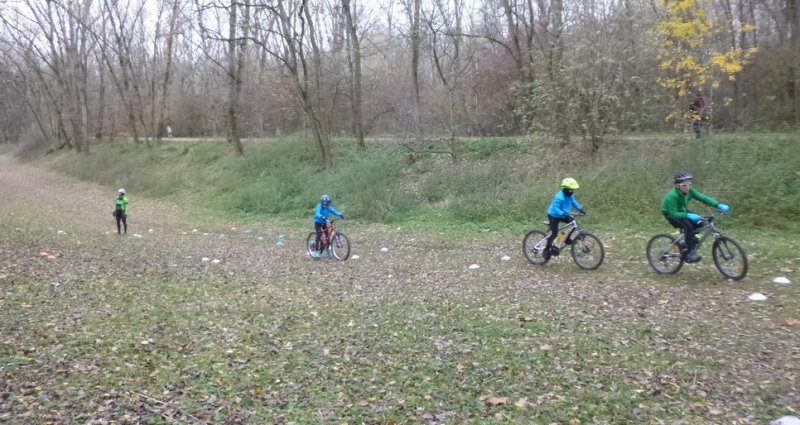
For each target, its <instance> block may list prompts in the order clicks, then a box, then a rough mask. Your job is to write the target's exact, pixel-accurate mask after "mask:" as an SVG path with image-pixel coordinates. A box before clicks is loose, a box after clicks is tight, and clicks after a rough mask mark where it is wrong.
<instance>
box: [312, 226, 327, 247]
mask: <svg viewBox="0 0 800 425" xmlns="http://www.w3.org/2000/svg"><path fill="white" fill-rule="evenodd" d="M327 227H328V226H326V225H325V224H321V223H314V231H315V232H317V240H316V244H315V245H314V246H315V247H317V251H321V250H322V247H321V246H320V244H319V243H320V239H321V238H322V231H323V230H325V229H326V228H327Z"/></svg>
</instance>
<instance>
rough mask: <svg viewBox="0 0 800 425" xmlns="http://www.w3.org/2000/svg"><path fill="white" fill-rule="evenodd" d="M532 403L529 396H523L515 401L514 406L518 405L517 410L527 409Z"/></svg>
mask: <svg viewBox="0 0 800 425" xmlns="http://www.w3.org/2000/svg"><path fill="white" fill-rule="evenodd" d="M530 404H531V403H530V402H529V401H528V397H524V398H521V399H519V400H517V401H516V402H515V403H514V406H517V410H525V409H526V408H527V407H528V406H529V405H530Z"/></svg>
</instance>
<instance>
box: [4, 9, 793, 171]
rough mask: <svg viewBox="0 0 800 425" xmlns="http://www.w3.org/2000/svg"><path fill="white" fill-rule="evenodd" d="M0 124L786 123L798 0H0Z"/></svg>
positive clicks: (64, 132)
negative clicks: (705, 118) (698, 99)
mask: <svg viewBox="0 0 800 425" xmlns="http://www.w3.org/2000/svg"><path fill="white" fill-rule="evenodd" d="M0 16H2V17H1V18H0V140H2V141H3V142H7V143H20V142H22V143H27V144H32V145H39V146H42V145H46V146H48V147H50V148H51V149H59V148H73V149H75V150H77V151H80V152H88V151H89V147H90V142H91V141H108V140H113V139H114V138H118V137H124V138H132V139H133V140H134V141H135V142H136V143H141V144H142V145H143V146H149V145H151V144H154V143H159V142H160V141H161V138H162V137H164V136H166V131H165V130H166V128H167V127H168V126H169V128H170V129H171V130H172V132H173V134H174V135H175V136H176V137H224V138H226V139H227V140H228V142H229V143H230V145H231V148H232V149H231V152H232V153H234V154H239V155H241V154H243V153H244V146H243V144H242V142H241V139H242V138H249V137H269V136H276V135H285V134H290V133H293V132H296V131H298V130H300V129H305V130H306V131H307V132H308V133H307V134H308V135H309V137H308V139H309V141H310V142H311V143H312V144H313V146H314V147H315V150H316V152H317V157H316V158H315V159H314V160H315V161H318V162H319V164H321V165H322V166H323V167H329V166H330V165H331V164H332V154H331V138H332V137H334V136H351V137H354V138H355V140H356V141H357V144H358V145H359V146H362V147H363V146H364V145H365V143H367V142H366V141H365V137H367V136H375V135H390V136H393V137H400V138H412V139H417V140H419V139H434V138H435V139H437V140H445V141H446V140H453V139H454V138H456V137H464V136H498V135H514V134H531V133H537V134H548V135H552V136H553V137H554V138H555V139H556V140H559V141H560V143H563V144H564V145H566V144H570V143H585V144H586V145H587V146H589V147H590V148H591V152H596V151H597V150H598V149H599V147H600V146H601V145H602V144H603V143H604V141H605V140H607V138H608V136H609V135H612V134H619V133H640V132H652V131H685V130H687V128H688V124H687V123H688V117H687V116H686V114H687V112H688V105H689V104H690V103H691V101H692V98H693V97H694V95H695V93H697V92H701V93H702V94H703V97H704V98H705V101H706V105H707V107H708V111H709V116H710V118H711V120H712V121H713V126H714V128H715V129H721V130H725V131H733V130H742V129H746V130H778V131H785V130H790V129H793V128H796V127H797V125H798V124H799V123H800V11H799V9H798V7H797V0H733V1H731V0H712V1H706V0H666V1H659V2H649V1H641V0H640V1H636V0H622V1H603V0H581V1H575V0H476V1H474V2H467V1H464V0H386V1H382V2H366V1H356V0H232V1H215V0H191V1H190V0H124V1H113V2H112V1H108V0H101V1H92V0H56V1H38V0H37V1H31V2H19V1H3V2H0Z"/></svg>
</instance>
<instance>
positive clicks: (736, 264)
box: [711, 236, 747, 280]
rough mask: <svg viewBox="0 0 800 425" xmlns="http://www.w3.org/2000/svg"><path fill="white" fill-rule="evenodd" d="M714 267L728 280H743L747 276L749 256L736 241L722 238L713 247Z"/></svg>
mask: <svg viewBox="0 0 800 425" xmlns="http://www.w3.org/2000/svg"><path fill="white" fill-rule="evenodd" d="M711 253H712V255H713V257H714V265H715V266H717V270H719V272H720V273H722V275H723V276H725V277H726V278H728V279H732V280H742V279H744V277H745V276H746V275H747V254H746V253H745V252H744V249H743V248H742V245H741V244H739V242H737V241H736V240H735V239H733V238H729V237H727V236H720V237H719V238H717V239H716V240H715V241H714V245H712V247H711Z"/></svg>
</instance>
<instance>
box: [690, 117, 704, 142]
mask: <svg viewBox="0 0 800 425" xmlns="http://www.w3.org/2000/svg"><path fill="white" fill-rule="evenodd" d="M702 125H703V122H702V121H701V120H700V118H697V119H696V120H694V121H693V122H692V127H693V128H694V137H696V138H698V139H699V138H700V127H701V126H702Z"/></svg>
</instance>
